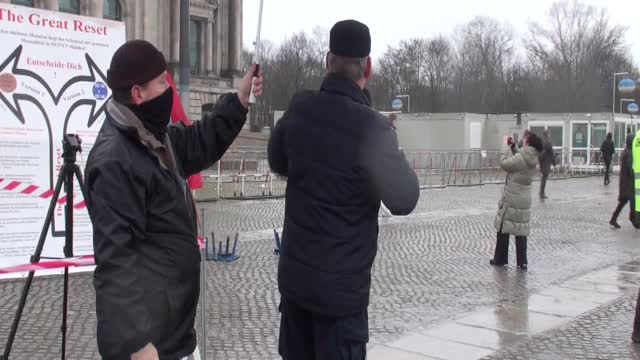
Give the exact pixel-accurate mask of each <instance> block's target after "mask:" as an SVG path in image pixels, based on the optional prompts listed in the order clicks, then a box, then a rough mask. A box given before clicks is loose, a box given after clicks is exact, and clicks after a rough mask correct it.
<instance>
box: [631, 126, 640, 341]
mask: <svg viewBox="0 0 640 360" xmlns="http://www.w3.org/2000/svg"><path fill="white" fill-rule="evenodd" d="M631 154H632V155H631V156H632V157H633V175H634V181H633V184H634V185H633V187H634V190H635V194H634V195H635V196H634V199H635V202H634V203H632V204H631V206H633V207H634V214H635V217H636V219H637V218H638V209H637V208H636V204H639V202H638V201H640V196H638V194H640V131H639V132H637V133H636V136H635V137H634V138H633V145H632V153H631ZM631 340H633V342H635V343H640V291H638V300H637V301H636V315H635V318H634V321H633V333H632V334H631Z"/></svg>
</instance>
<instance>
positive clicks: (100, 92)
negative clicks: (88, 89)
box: [93, 81, 109, 100]
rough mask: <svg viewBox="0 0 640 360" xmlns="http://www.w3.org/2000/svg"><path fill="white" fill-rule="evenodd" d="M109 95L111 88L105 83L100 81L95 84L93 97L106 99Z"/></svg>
mask: <svg viewBox="0 0 640 360" xmlns="http://www.w3.org/2000/svg"><path fill="white" fill-rule="evenodd" d="M107 95H109V90H108V88H107V85H106V84H105V83H103V82H100V81H98V82H96V83H95V84H93V97H95V98H96V99H98V100H104V99H106V98H107Z"/></svg>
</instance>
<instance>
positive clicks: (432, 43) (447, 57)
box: [423, 35, 455, 112]
mask: <svg viewBox="0 0 640 360" xmlns="http://www.w3.org/2000/svg"><path fill="white" fill-rule="evenodd" d="M425 46H426V49H425V50H426V59H425V64H424V68H423V73H424V76H425V77H426V81H427V84H428V87H429V93H430V99H431V101H430V105H431V109H430V110H431V111H432V112H441V111H444V110H445V109H446V107H447V99H448V93H449V88H450V85H451V82H452V77H453V71H454V64H455V54H454V51H453V47H452V45H451V43H450V42H449V40H448V39H447V38H445V37H444V36H442V35H441V36H438V37H436V38H433V39H431V40H429V41H427V42H426V43H425Z"/></svg>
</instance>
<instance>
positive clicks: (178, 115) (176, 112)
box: [167, 72, 202, 190]
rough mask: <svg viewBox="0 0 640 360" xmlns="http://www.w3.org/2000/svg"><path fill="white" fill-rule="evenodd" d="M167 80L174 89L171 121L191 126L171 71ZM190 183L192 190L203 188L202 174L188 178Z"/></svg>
mask: <svg viewBox="0 0 640 360" xmlns="http://www.w3.org/2000/svg"><path fill="white" fill-rule="evenodd" d="M167 81H168V82H169V85H171V88H172V89H173V106H172V107H171V122H173V123H177V122H181V123H183V124H184V125H185V126H191V120H189V117H187V113H186V112H185V111H184V107H182V102H180V96H178V90H176V85H175V83H174V82H173V79H172V78H171V75H170V74H169V72H167ZM187 182H188V183H189V188H190V189H191V190H195V189H201V188H202V175H201V174H195V175H192V176H190V177H189V179H187Z"/></svg>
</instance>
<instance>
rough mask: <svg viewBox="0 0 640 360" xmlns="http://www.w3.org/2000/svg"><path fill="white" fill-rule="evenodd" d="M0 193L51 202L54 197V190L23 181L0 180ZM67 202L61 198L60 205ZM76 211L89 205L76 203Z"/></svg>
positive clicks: (65, 198)
mask: <svg viewBox="0 0 640 360" xmlns="http://www.w3.org/2000/svg"><path fill="white" fill-rule="evenodd" d="M0 191H8V192H12V193H16V194H21V195H24V196H31V197H37V198H40V199H43V200H49V199H51V197H52V196H53V189H46V190H45V189H43V188H41V187H40V186H38V185H33V184H26V183H23V182H21V181H10V180H5V179H3V178H0ZM66 202H67V197H66V196H61V197H60V198H59V199H58V204H60V205H64V204H65V203H66ZM73 207H74V209H76V210H80V209H85V208H86V207H87V205H86V204H85V202H84V201H80V202H78V203H76V204H75V205H74V206H73Z"/></svg>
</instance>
